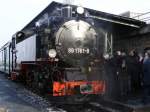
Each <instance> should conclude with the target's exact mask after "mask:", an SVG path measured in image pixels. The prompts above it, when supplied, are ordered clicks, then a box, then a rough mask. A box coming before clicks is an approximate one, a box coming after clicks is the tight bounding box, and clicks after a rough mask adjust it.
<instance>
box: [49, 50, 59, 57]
mask: <svg viewBox="0 0 150 112" xmlns="http://www.w3.org/2000/svg"><path fill="white" fill-rule="evenodd" d="M48 55H49V57H50V58H55V57H56V55H57V53H56V50H55V49H50V50H49V51H48Z"/></svg>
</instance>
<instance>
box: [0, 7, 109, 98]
mask: <svg viewBox="0 0 150 112" xmlns="http://www.w3.org/2000/svg"><path fill="white" fill-rule="evenodd" d="M31 23H32V24H30V23H29V24H28V25H27V26H26V27H25V28H23V29H22V30H21V31H19V32H17V33H15V34H14V35H13V37H12V40H11V41H10V42H8V43H7V44H6V45H4V46H3V47H2V48H1V49H0V55H1V56H0V60H1V62H0V63H1V64H0V69H1V71H3V72H6V73H8V74H9V75H8V77H10V78H11V79H12V80H19V81H21V82H22V83H24V84H26V85H27V86H28V87H29V88H31V89H34V90H37V91H38V92H40V93H42V94H44V93H48V94H49V95H51V96H55V97H69V98H70V97H73V98H74V97H75V96H77V98H80V99H82V98H83V97H80V96H90V95H100V96H103V95H105V93H106V89H107V87H106V86H107V84H106V83H107V82H106V81H107V80H106V76H108V75H106V73H105V70H104V55H105V54H106V47H108V46H107V45H106V44H107V43H106V38H107V37H108V32H107V30H105V27H104V26H103V25H102V23H100V22H99V20H98V19H95V16H92V15H90V13H89V10H87V9H86V8H83V7H80V6H71V5H63V6H59V7H56V8H54V9H53V10H52V11H51V12H48V11H45V12H44V11H43V12H42V14H41V15H39V16H38V17H36V18H35V19H34V21H32V22H31ZM111 45H112V43H111ZM110 94H111V92H110ZM78 96H79V97H78Z"/></svg>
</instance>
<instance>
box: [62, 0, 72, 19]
mask: <svg viewBox="0 0 150 112" xmlns="http://www.w3.org/2000/svg"><path fill="white" fill-rule="evenodd" d="M64 4H65V6H64V7H62V9H61V16H62V17H66V18H71V17H72V7H71V6H70V5H71V4H73V0H64Z"/></svg>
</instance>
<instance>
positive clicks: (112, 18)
mask: <svg viewBox="0 0 150 112" xmlns="http://www.w3.org/2000/svg"><path fill="white" fill-rule="evenodd" d="M63 6H65V4H62V3H58V2H52V3H51V4H49V5H48V6H47V7H46V8H45V9H44V10H43V11H42V12H41V13H39V14H38V15H37V16H36V17H35V18H34V19H33V20H32V21H31V22H30V23H29V24H27V25H26V26H25V27H24V28H23V29H22V30H25V29H28V28H32V27H34V25H35V22H36V21H38V20H39V19H40V18H41V17H42V16H43V15H44V14H45V13H50V12H52V11H53V10H54V9H55V8H57V7H59V8H60V7H63ZM72 6H73V7H77V6H74V5H72ZM85 9H86V10H87V11H88V12H89V13H90V15H91V17H93V18H94V19H98V20H100V21H101V22H104V23H106V24H109V25H110V24H112V25H113V26H115V28H116V27H117V28H119V29H120V28H121V27H123V26H124V27H128V29H129V30H130V28H134V29H136V28H141V27H142V26H145V25H146V23H145V22H142V21H139V20H135V19H132V18H127V17H123V16H119V15H114V14H110V13H105V12H101V11H96V10H93V9H89V8H85Z"/></svg>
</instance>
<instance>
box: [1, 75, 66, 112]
mask: <svg viewBox="0 0 150 112" xmlns="http://www.w3.org/2000/svg"><path fill="white" fill-rule="evenodd" d="M56 110H57V111H56ZM0 112H63V111H62V110H61V109H57V108H55V109H54V107H52V106H51V105H50V103H49V102H47V101H46V100H44V99H43V98H41V97H40V96H38V95H36V94H34V93H32V92H30V91H28V90H27V89H25V88H24V87H23V86H22V85H20V84H17V83H14V82H13V81H11V80H8V79H7V78H6V77H5V75H4V74H3V73H0Z"/></svg>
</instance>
